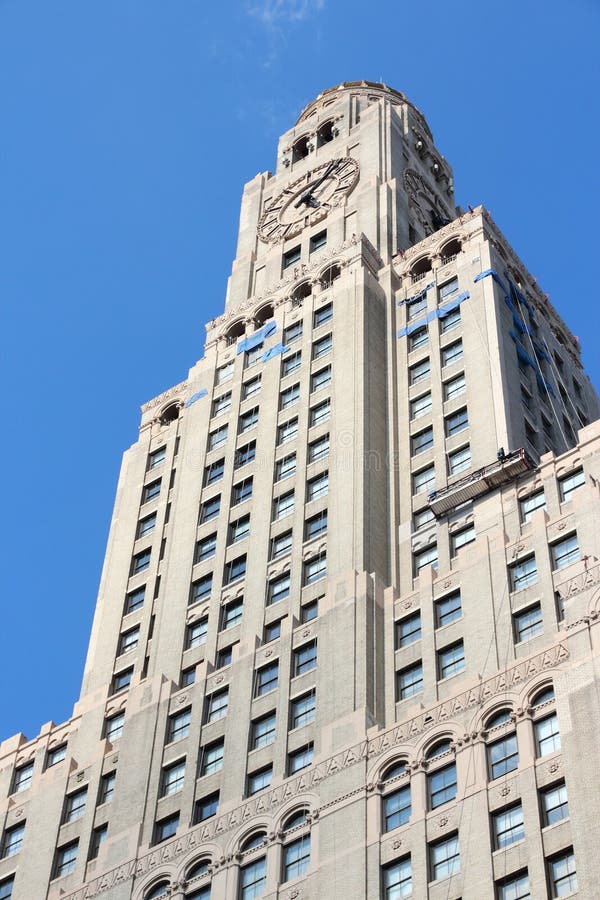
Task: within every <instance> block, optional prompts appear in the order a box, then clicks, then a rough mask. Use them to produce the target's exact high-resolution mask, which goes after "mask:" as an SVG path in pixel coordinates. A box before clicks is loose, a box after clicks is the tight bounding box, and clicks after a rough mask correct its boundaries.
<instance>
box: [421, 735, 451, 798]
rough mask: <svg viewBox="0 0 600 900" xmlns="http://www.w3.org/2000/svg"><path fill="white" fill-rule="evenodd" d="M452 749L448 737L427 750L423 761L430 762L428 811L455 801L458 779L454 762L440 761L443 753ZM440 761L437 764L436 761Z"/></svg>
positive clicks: (435, 742)
mask: <svg viewBox="0 0 600 900" xmlns="http://www.w3.org/2000/svg"><path fill="white" fill-rule="evenodd" d="M451 749H452V742H451V739H450V738H449V737H446V738H442V739H441V740H439V741H434V743H433V744H432V745H431V746H430V747H428V748H427V751H426V752H425V759H426V760H428V761H430V762H432V763H433V765H431V766H430V767H429V769H428V772H427V801H428V806H429V809H437V808H438V806H443V805H444V803H450V802H451V801H452V800H455V799H456V794H457V790H458V779H457V773H456V760H455V759H454V758H452V760H451V761H450V762H449V761H448V759H443V760H441V759H440V757H442V756H443V755H444V754H445V753H447V752H448V751H449V750H451ZM438 759H440V762H439V763H437V762H436V760H438Z"/></svg>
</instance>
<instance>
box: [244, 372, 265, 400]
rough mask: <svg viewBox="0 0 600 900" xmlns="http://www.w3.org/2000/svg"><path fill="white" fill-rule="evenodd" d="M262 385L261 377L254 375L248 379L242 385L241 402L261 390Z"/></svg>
mask: <svg viewBox="0 0 600 900" xmlns="http://www.w3.org/2000/svg"><path fill="white" fill-rule="evenodd" d="M261 384H262V375H254V376H253V377H252V378H249V379H248V380H247V381H245V382H244V383H243V385H242V400H248V398H249V397H254V396H256V394H258V392H259V391H260V389H261Z"/></svg>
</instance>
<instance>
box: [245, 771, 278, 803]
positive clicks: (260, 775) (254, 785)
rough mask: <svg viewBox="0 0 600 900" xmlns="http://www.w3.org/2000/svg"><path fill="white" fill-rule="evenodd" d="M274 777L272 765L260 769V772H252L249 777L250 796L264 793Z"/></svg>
mask: <svg viewBox="0 0 600 900" xmlns="http://www.w3.org/2000/svg"><path fill="white" fill-rule="evenodd" d="M272 777H273V766H272V765H268V766H265V767H264V768H262V769H259V770H258V772H251V773H250V774H249V775H248V791H247V793H248V796H249V797H251V796H252V795H253V794H258V792H259V791H264V790H265V788H268V787H269V785H270V784H271V778H272Z"/></svg>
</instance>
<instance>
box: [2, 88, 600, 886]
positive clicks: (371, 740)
mask: <svg viewBox="0 0 600 900" xmlns="http://www.w3.org/2000/svg"><path fill="white" fill-rule="evenodd" d="M599 415H600V404H599V401H598V398H597V396H596V394H595V392H594V390H593V388H592V386H591V384H590V382H589V379H588V378H587V376H586V375H585V373H584V372H583V370H582V366H581V362H580V354H579V347H578V343H577V340H576V339H575V338H574V337H573V335H572V334H571V333H570V331H569V330H568V329H567V327H566V326H565V324H564V323H563V322H562V320H561V318H560V317H559V315H558V314H557V312H556V310H555V309H554V308H553V307H552V306H551V304H550V303H549V302H548V300H547V298H546V297H545V296H544V295H543V294H542V293H541V291H540V290H539V288H538V287H537V285H536V283H535V280H534V279H532V278H531V276H530V274H529V273H528V271H527V269H526V268H525V266H524V264H523V263H522V262H521V260H520V259H519V258H518V257H517V255H516V254H515V252H514V251H513V250H512V249H511V247H510V246H509V245H508V243H507V242H506V239H505V238H504V237H503V235H502V234H501V233H500V231H499V230H498V228H497V227H496V225H495V224H494V222H493V221H492V220H491V217H490V216H489V214H488V213H487V212H486V210H485V209H483V208H481V207H480V208H477V209H474V210H469V212H463V211H461V210H460V209H457V207H456V206H455V203H454V196H453V181H452V171H451V169H450V166H449V165H448V163H447V162H446V161H445V160H444V158H443V157H442V156H441V155H440V153H439V151H438V150H437V149H436V147H435V145H434V143H433V138H432V135H431V132H430V130H429V128H428V126H427V123H426V122H425V120H424V118H423V116H422V115H421V113H420V112H419V111H418V110H417V109H416V108H415V107H414V106H413V105H412V104H411V103H410V102H409V101H408V100H407V98H406V97H404V95H402V94H401V93H399V92H398V91H395V90H393V89H391V88H388V87H387V86H385V85H382V84H375V83H370V82H351V83H346V84H342V85H339V86H338V87H336V88H332V89H329V90H326V91H324V92H323V93H322V94H320V95H319V97H317V99H316V100H315V101H314V102H313V103H311V104H310V105H309V106H308V107H306V109H305V110H304V111H303V112H302V113H301V115H300V118H299V119H298V121H297V123H296V125H295V126H294V127H293V128H292V129H291V130H290V131H288V132H286V133H285V134H284V135H283V136H282V138H281V140H280V142H279V146H278V152H277V166H276V171H275V173H274V174H271V173H268V172H266V173H263V174H260V175H257V176H256V178H254V179H253V180H252V181H250V182H249V183H248V184H247V185H246V188H245V190H244V195H243V199H242V207H241V216H240V229H239V238H238V246H237V255H236V258H235V260H234V262H233V267H232V273H231V277H230V279H229V284H228V289H227V297H226V303H225V310H224V313H223V314H222V315H220V316H219V317H218V318H216V319H213V320H212V321H211V322H210V323H209V324H208V325H207V335H206V345H205V351H204V356H203V357H202V358H201V359H200V360H199V361H198V362H197V363H196V364H195V365H194V366H193V367H192V368H191V370H190V372H189V376H188V378H187V379H186V380H185V381H184V382H183V383H181V384H178V385H176V386H174V387H172V388H170V389H169V390H167V391H165V393H163V394H161V395H160V396H159V397H156V398H155V399H153V400H151V401H150V402H149V403H146V404H145V405H144V406H143V407H142V419H141V425H140V432H139V438H138V440H137V442H136V443H135V444H134V445H133V446H132V447H130V448H129V449H128V450H127V451H126V453H125V454H124V458H123V465H122V470H121V475H120V479H119V484H118V488H117V495H116V500H115V509H114V515H113V520H112V525H111V529H110V535H109V540H108V548H107V553H106V559H105V564H104V569H103V574H102V580H101V585H100V591H99V596H98V602H97V607H96V613H95V618H94V624H93V628H92V634H91V639H90V644H89V651H88V657H87V662H86V666H85V672H84V677H83V685H82V690H81V695H80V698H79V700H78V701H77V703H76V704H75V707H74V711H73V716H72V718H71V719H69V721H67V722H64V723H63V724H61V725H55V724H54V723H52V722H50V723H48V724H47V725H45V726H44V727H43V728H42V730H41V732H40V734H39V735H38V736H37V737H36V738H34V739H31V740H30V739H27V738H26V737H25V736H24V735H22V734H18V735H15V736H14V737H11V738H9V739H8V740H6V741H4V742H3V743H2V744H1V745H0V803H1V810H2V820H1V823H0V824H1V826H2V844H1V848H0V857H1V858H0V900H8V898H11V900H46V898H47V900H58V898H60V900H91V898H96V897H102V898H103V900H156V898H158V897H163V896H164V897H171V898H177V900H184V898H185V900H200V898H202V900H207V898H209V897H210V898H211V900H230V898H231V900H249V898H255V897H264V898H266V900H274V898H276V897H278V898H285V900H294V898H302V900H320V898H324V897H330V898H333V900H338V898H352V900H354V898H356V900H361V898H369V900H371V898H385V900H397V898H404V897H414V898H419V900H420V898H432V900H459V898H462V900H487V898H490V900H491V898H498V900H518V898H527V897H531V898H532V900H542V898H546V897H559V896H564V895H567V894H568V895H569V896H577V897H581V898H592V897H596V896H598V888H597V885H598V883H599V882H600V856H599V854H598V852H597V847H596V843H597V841H596V830H595V827H594V826H595V825H596V823H597V810H598V809H599V808H600V792H599V784H600V778H599V777H598V771H597V770H598V758H599V757H600V724H599V723H600V716H599V708H598V697H599V696H600V695H599V693H598V689H599V679H600V675H599V672H598V651H597V648H598V645H599V642H600V617H599V613H600V561H599V557H600V500H599V488H598V485H599V483H600V422H599V421H598V416H599Z"/></svg>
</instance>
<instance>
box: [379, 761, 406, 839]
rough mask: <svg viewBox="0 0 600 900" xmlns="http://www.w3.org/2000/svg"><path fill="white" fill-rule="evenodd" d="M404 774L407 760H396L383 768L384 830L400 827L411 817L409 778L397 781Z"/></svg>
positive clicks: (382, 811)
mask: <svg viewBox="0 0 600 900" xmlns="http://www.w3.org/2000/svg"><path fill="white" fill-rule="evenodd" d="M402 775H406V761H405V760H396V761H395V762H393V763H392V764H391V765H390V766H388V767H387V768H386V769H384V770H383V773H382V776H381V780H382V781H383V783H384V784H383V792H382V797H381V828H382V831H384V832H387V831H391V830H392V829H393V828H399V827H400V825H405V824H406V823H407V822H408V820H409V819H410V814H411V796H410V781H409V780H408V779H407V778H406V779H404V780H403V781H400V782H399V783H398V782H396V781H395V779H396V778H400V777H401V776H402ZM393 779H394V783H393V784H392V783H391V782H392V780H393Z"/></svg>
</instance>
